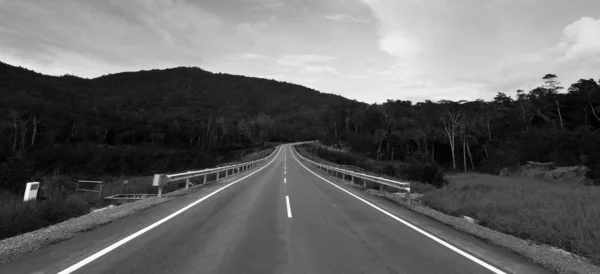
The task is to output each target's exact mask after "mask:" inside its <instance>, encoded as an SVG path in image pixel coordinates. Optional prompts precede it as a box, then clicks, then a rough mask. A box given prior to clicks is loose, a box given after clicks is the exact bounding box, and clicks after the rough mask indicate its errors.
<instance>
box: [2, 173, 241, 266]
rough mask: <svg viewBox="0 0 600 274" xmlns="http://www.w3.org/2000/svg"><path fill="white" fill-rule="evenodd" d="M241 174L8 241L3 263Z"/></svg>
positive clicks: (4, 246)
mask: <svg viewBox="0 0 600 274" xmlns="http://www.w3.org/2000/svg"><path fill="white" fill-rule="evenodd" d="M245 173H246V172H243V173H239V175H243V174H245ZM239 175H235V176H232V177H227V178H223V179H221V180H219V181H213V182H208V183H206V184H200V185H196V186H193V187H190V188H189V189H187V190H186V189H180V190H177V191H173V192H169V193H166V194H164V195H163V197H160V198H159V197H150V198H146V199H143V200H140V201H136V202H132V203H127V204H122V205H119V206H115V207H111V208H106V209H103V210H100V211H96V212H92V213H89V214H86V215H82V216H79V217H77V218H73V219H69V220H67V221H64V222H62V223H58V224H55V225H51V226H49V227H46V228H42V229H39V230H36V231H32V232H28V233H25V234H21V235H18V236H15V237H11V238H7V239H4V240H2V241H0V264H4V263H8V262H10V261H12V260H14V259H16V258H18V257H21V256H23V255H25V254H28V253H31V252H34V251H36V250H39V249H42V248H44V247H46V246H49V245H52V244H55V243H59V242H62V241H65V240H68V239H71V238H73V237H75V236H77V235H78V234H81V233H84V232H87V231H90V230H93V229H95V228H98V227H100V226H104V225H107V224H109V223H112V222H114V221H117V220H119V219H122V218H125V217H127V216H130V215H133V214H135V213H138V212H141V211H144V210H147V209H150V208H152V207H155V206H157V205H160V204H163V203H166V202H169V201H172V200H174V199H176V198H177V197H179V196H183V195H188V194H191V193H194V192H196V191H198V190H201V189H204V188H205V187H207V186H210V185H214V184H217V183H221V182H227V181H230V180H231V179H234V178H236V177H239Z"/></svg>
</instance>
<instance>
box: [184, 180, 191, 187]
mask: <svg viewBox="0 0 600 274" xmlns="http://www.w3.org/2000/svg"><path fill="white" fill-rule="evenodd" d="M189 187H190V178H187V179H185V189H188V188H189Z"/></svg>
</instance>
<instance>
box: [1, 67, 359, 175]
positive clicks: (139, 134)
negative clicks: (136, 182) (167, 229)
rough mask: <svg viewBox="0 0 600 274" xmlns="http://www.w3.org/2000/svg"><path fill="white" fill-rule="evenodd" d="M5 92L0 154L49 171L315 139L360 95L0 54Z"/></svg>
mask: <svg viewBox="0 0 600 274" xmlns="http://www.w3.org/2000/svg"><path fill="white" fill-rule="evenodd" d="M0 97H1V98H2V100H1V101H0V111H1V113H2V115H1V116H0V128H1V131H0V163H6V162H7V161H9V162H10V161H14V160H15V158H18V159H20V160H21V159H24V160H26V161H27V165H28V166H29V167H30V168H33V169H35V170H39V171H42V170H43V171H45V172H49V171H54V170H59V171H61V172H87V171H90V172H92V171H95V172H107V173H111V172H116V173H121V174H123V173H124V174H127V173H145V174H148V173H150V172H152V171H155V170H156V169H154V170H152V169H153V168H154V167H155V166H156V165H165V167H164V169H178V168H188V165H192V164H193V163H192V162H189V161H188V162H189V163H180V162H179V163H176V162H177V161H176V160H165V157H171V156H168V155H172V154H177V151H181V153H188V154H190V153H192V152H191V151H193V152H194V154H198V155H204V157H208V156H206V155H210V151H219V152H224V151H232V150H240V149H244V148H247V147H251V146H256V145H260V144H262V143H264V142H265V141H272V142H273V141H293V140H306V139H315V138H317V137H318V128H319V127H318V123H319V122H320V119H319V118H320V116H321V114H320V113H323V112H324V110H325V109H326V108H329V107H335V108H338V107H339V108H346V107H356V106H358V105H362V103H358V102H356V101H351V100H348V99H346V98H344V97H341V96H337V95H332V94H324V93H320V92H318V91H315V90H313V89H309V88H306V87H303V86H300V85H295V84H291V83H285V82H278V81H274V80H267V79H260V78H251V77H244V76H237V75H228V74H220V73H211V72H208V71H205V70H202V69H200V68H189V67H178V68H172V69H166V70H150V71H139V72H125V73H117V74H112V75H106V76H102V77H98V78H95V79H82V78H78V77H75V76H62V77H54V76H47V75H42V74H39V73H36V72H33V71H30V70H27V69H24V68H21V67H15V66H11V65H8V64H4V63H0ZM126 150H127V151H126ZM215 153H216V152H215ZM136 157H137V158H136ZM172 157H175V156H172ZM199 157H200V156H199ZM183 158H185V157H183ZM20 160H19V161H20ZM157 161H158V162H159V163H158V164H156V162H157ZM153 165H154V166H153Z"/></svg>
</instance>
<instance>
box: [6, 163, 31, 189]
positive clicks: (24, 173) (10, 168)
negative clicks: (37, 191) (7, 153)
mask: <svg viewBox="0 0 600 274" xmlns="http://www.w3.org/2000/svg"><path fill="white" fill-rule="evenodd" d="M30 174H31V164H30V162H29V161H28V160H27V159H25V158H24V157H11V158H9V159H8V160H7V161H6V162H4V163H1V164H0V190H7V191H10V192H13V193H16V194H18V193H23V191H25V182H27V180H28V179H29V176H30Z"/></svg>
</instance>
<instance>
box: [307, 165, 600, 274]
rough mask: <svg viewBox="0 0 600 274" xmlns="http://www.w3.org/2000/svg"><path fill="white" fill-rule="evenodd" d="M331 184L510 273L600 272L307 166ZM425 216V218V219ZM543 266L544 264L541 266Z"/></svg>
mask: <svg viewBox="0 0 600 274" xmlns="http://www.w3.org/2000/svg"><path fill="white" fill-rule="evenodd" d="M308 168H310V169H311V171H313V172H316V173H317V174H319V175H320V176H322V177H324V178H326V179H327V180H329V181H330V182H332V183H335V184H336V185H338V186H340V187H342V188H344V189H346V190H348V191H350V192H352V193H353V194H355V195H358V196H359V197H361V198H363V199H365V200H367V201H369V202H371V203H374V204H375V205H377V206H379V207H381V208H383V209H385V210H387V211H389V212H390V213H392V214H395V215H396V216H399V217H402V218H403V219H405V220H407V221H408V222H410V223H412V224H414V225H416V226H418V227H420V228H423V229H424V230H426V231H428V232H430V233H432V234H434V235H436V236H438V237H440V238H442V239H443V240H445V241H447V242H449V243H451V244H452V245H455V246H456V247H458V248H461V249H463V250H466V251H468V252H469V253H471V254H475V255H477V256H479V257H481V258H483V259H484V260H486V261H489V262H491V263H493V264H496V265H499V266H502V267H503V268H504V269H506V270H507V271H510V272H513V273H542V272H544V271H545V270H549V271H552V272H555V273H600V268H598V267H596V266H595V265H593V264H591V263H589V262H586V261H584V260H581V259H580V258H577V257H575V256H573V255H568V254H564V253H561V252H557V251H556V250H555V249H553V248H551V247H547V246H542V245H537V244H533V243H530V242H527V241H525V240H522V239H519V238H516V237H513V236H510V235H506V234H503V233H500V232H497V231H494V230H491V229H488V228H486V227H483V226H479V225H477V224H474V223H470V222H468V221H466V220H463V219H461V218H457V217H453V216H449V215H446V214H443V213H441V212H438V211H435V210H433V209H431V208H428V207H426V206H422V205H413V206H408V205H407V204H406V203H405V202H404V201H403V198H400V197H399V196H395V195H390V194H381V193H379V192H378V191H373V190H369V191H365V190H364V189H363V188H362V187H360V186H357V185H354V184H352V183H351V182H348V181H344V180H342V179H341V178H338V177H335V176H331V175H329V174H327V173H326V172H323V171H320V170H317V169H314V168H312V167H308ZM424 217H425V218H424ZM542 266H543V267H542Z"/></svg>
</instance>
